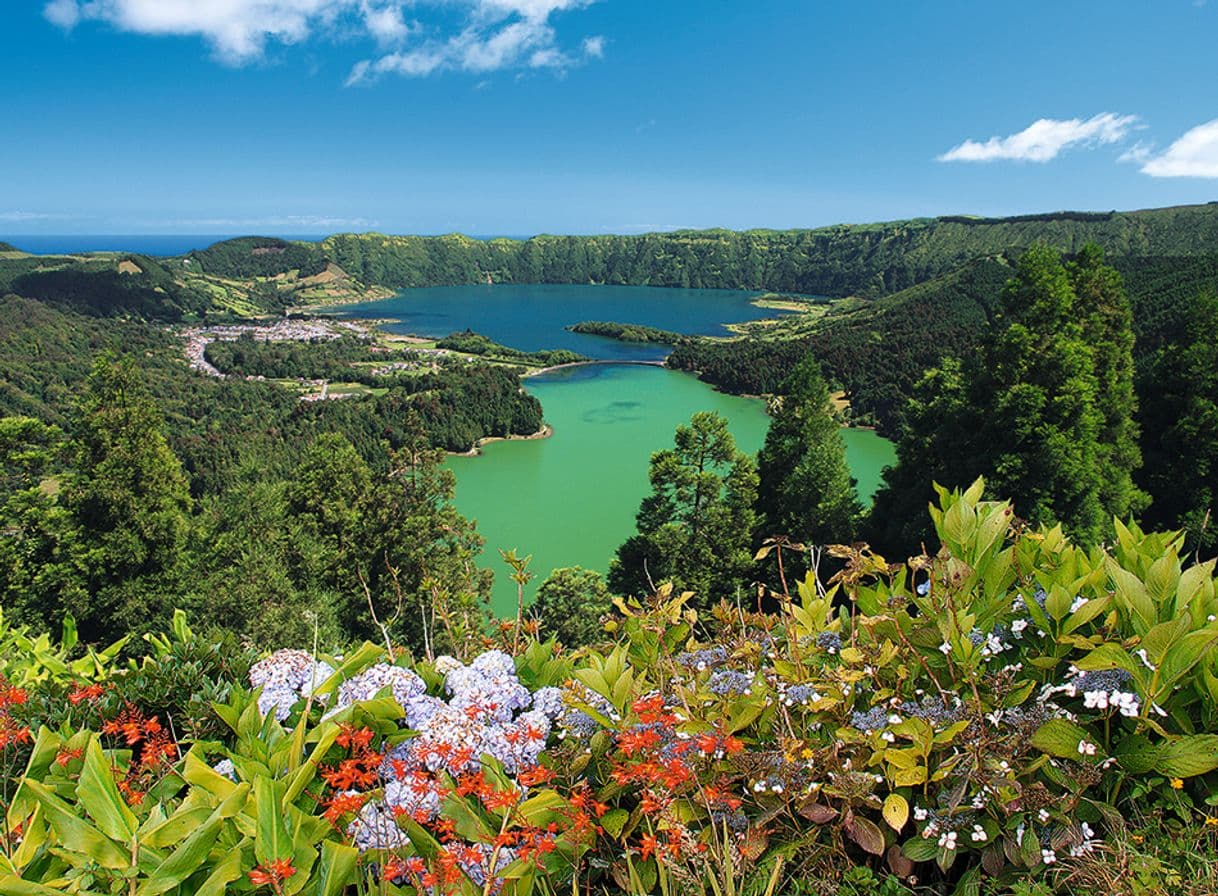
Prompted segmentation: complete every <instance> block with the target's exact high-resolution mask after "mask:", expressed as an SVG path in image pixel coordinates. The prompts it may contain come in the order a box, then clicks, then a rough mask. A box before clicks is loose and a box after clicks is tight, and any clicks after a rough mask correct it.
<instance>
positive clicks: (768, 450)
mask: <svg viewBox="0 0 1218 896" xmlns="http://www.w3.org/2000/svg"><path fill="white" fill-rule="evenodd" d="M757 475H758V485H757V513H758V516H759V517H760V520H759V526H758V536H759V538H766V537H770V536H788V537H790V538H791V539H793V540H794V541H797V542H804V543H807V544H818V545H823V544H829V543H849V542H851V541H853V540H854V535H855V526H856V524H857V521H858V517H859V515H860V514H861V513H862V506H861V505H860V504H859V499H858V494H857V492H856V491H855V487H854V480H853V479H852V478H851V476H850V468H849V466H848V465H847V464H846V446H845V443H844V442H843V441H842V434H841V427H840V426H839V425H838V423H837V421H836V420H834V419H833V414H832V410H831V407H830V398H829V387H828V385H827V384H826V383H825V380H824V377H822V376H821V372H820V366H819V365H818V364H817V363H816V361H815V359H814V358H813V357H812V356H811V355H808V356H806V357H805V358H804V359H803V360H802V361H800V363H799V364H798V365H797V366H796V367H795V369H794V370H793V371H792V372H791V375H790V376H789V377H788V378H787V381H786V383H785V384H784V386H783V395H782V396H781V398H779V399H778V400H776V402H775V405H774V408H773V419H772V420H771V421H770V428H769V431H768V432H767V433H766V438H765V445H764V446H763V447H762V449H761V452H760V453H759V454H758V456H757Z"/></svg>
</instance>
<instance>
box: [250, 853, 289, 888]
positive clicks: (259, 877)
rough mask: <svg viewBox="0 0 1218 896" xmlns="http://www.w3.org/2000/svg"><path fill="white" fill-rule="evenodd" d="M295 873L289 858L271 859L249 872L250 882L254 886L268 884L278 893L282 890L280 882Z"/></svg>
mask: <svg viewBox="0 0 1218 896" xmlns="http://www.w3.org/2000/svg"><path fill="white" fill-rule="evenodd" d="M295 873H296V869H295V868H293V867H292V860H291V859H273V860H271V861H270V862H267V863H266V864H264V865H259V866H258V867H257V868H255V869H254V870H253V871H251V872H250V883H252V884H253V885H254V886H256V887H265V886H270V887H271V889H272V890H274V891H275V892H276V893H279V892H282V888H281V887H280V884H282V883H283V882H284V881H285V880H287V879H288V878H289V877H291V876H292V875H293V874H295Z"/></svg>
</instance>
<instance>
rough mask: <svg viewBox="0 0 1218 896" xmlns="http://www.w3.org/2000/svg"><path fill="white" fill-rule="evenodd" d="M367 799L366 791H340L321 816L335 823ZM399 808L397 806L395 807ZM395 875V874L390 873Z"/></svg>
mask: <svg viewBox="0 0 1218 896" xmlns="http://www.w3.org/2000/svg"><path fill="white" fill-rule="evenodd" d="M367 801H368V794H366V793H341V794H339V795H338V796H335V797H333V798H332V799H331V800H330V802H329V803H327V804H326V811H325V812H323V813H322V817H324V818H325V819H326V821H328V822H330V824H337V823H338V820H339V819H340V818H342V817H343V816H344V815H354V814H355V813H356V812H358V811H359V810H360V809H362V808H364V803H366V802H367ZM395 808H399V807H395ZM392 876H396V875H391V877H392Z"/></svg>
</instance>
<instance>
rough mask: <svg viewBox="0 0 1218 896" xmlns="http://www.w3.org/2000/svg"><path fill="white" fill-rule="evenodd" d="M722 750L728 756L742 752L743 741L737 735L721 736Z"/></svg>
mask: <svg viewBox="0 0 1218 896" xmlns="http://www.w3.org/2000/svg"><path fill="white" fill-rule="evenodd" d="M723 752H725V753H727V755H729V756H735V755H736V754H737V753H742V752H744V741H742V740H741V739H740V738H738V737H725V738H723Z"/></svg>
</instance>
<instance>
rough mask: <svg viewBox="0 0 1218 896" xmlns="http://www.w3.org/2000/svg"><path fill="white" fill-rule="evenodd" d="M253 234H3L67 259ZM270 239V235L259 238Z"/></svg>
mask: <svg viewBox="0 0 1218 896" xmlns="http://www.w3.org/2000/svg"><path fill="white" fill-rule="evenodd" d="M252 235H253V234H237V233H219V234H216V233H204V234H198V233H195V234H163V233H161V234H117V235H116V234H103V235H83V236H82V235H80V234H69V235H66V236H54V235H47V234H37V235H33V236H5V235H4V234H2V233H0V242H2V243H10V244H12V245H14V246H16V247H17V248H18V249H21V250H22V251H24V252H33V253H34V254H35V255H64V254H74V253H78V252H135V253H138V254H140V255H152V256H157V255H161V256H165V255H185V254H186V253H187V252H190V251H191V250H193V249H206V248H207V247H208V246H210V245H212V244H213V243H218V242H221V241H222V240H231V239H232V238H233V237H235V236H252ZM257 235H258V236H267V235H268V234H257ZM327 236H329V234H324V233H315V234H292V235H290V236H284V237H283V239H285V240H307V241H309V242H316V241H318V240H323V239H325V238H326V237H327ZM474 239H478V240H489V239H496V237H494V236H475V237H474ZM508 239H514V240H524V239H528V237H527V236H512V237H508Z"/></svg>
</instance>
